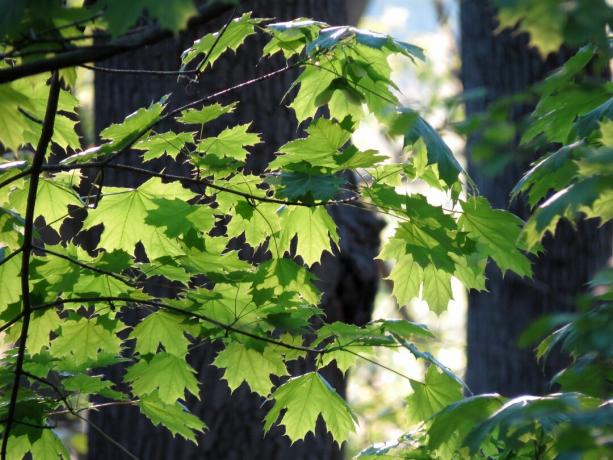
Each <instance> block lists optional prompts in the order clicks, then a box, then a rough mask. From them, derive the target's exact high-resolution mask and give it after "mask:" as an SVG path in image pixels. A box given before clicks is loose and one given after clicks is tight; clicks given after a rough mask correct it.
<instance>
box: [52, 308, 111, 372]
mask: <svg viewBox="0 0 613 460" xmlns="http://www.w3.org/2000/svg"><path fill="white" fill-rule="evenodd" d="M122 328H123V325H122V323H121V322H119V321H118V320H110V319H108V318H103V317H96V318H78V319H69V320H66V321H64V322H63V323H62V326H61V329H60V334H59V335H58V337H57V338H56V339H54V340H53V341H52V342H51V353H52V354H53V355H55V356H59V357H64V358H66V359H67V360H68V361H70V362H71V363H72V364H73V365H75V366H76V367H80V366H81V365H83V364H87V363H89V362H95V361H96V360H97V359H98V357H99V356H100V354H101V353H104V355H107V356H108V355H118V354H119V353H120V351H121V345H122V341H121V339H120V338H119V337H117V334H116V333H117V332H119V331H120V330H121V329H122ZM77 344H78V345H77Z"/></svg>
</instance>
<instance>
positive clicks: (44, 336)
mask: <svg viewBox="0 0 613 460" xmlns="http://www.w3.org/2000/svg"><path fill="white" fill-rule="evenodd" d="M61 325H62V320H61V319H60V317H59V316H58V314H57V313H56V311H55V310H53V309H49V310H45V311H43V312H34V313H33V314H32V317H31V319H30V327H29V329H28V344H27V346H28V352H29V353H30V354H36V353H38V352H40V351H41V350H42V349H43V348H45V347H48V346H49V343H50V341H51V337H50V334H51V332H53V331H55V330H56V329H58V328H59V327H60V326H61Z"/></svg>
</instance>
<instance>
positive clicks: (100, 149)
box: [60, 96, 167, 164]
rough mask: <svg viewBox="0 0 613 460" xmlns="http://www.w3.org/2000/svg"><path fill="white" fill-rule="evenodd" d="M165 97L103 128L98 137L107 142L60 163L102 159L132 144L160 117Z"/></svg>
mask: <svg viewBox="0 0 613 460" xmlns="http://www.w3.org/2000/svg"><path fill="white" fill-rule="evenodd" d="M166 98H167V96H164V97H163V98H162V99H161V101H160V102H156V103H154V104H151V105H150V106H149V107H147V108H145V107H141V108H140V109H138V110H137V111H135V112H133V113H131V114H130V115H128V116H127V117H126V118H125V119H124V120H123V122H122V123H118V124H117V123H115V124H112V125H110V126H108V127H106V128H104V129H103V130H102V131H101V132H100V137H101V138H102V139H106V140H108V141H109V142H107V143H105V144H102V145H100V146H96V147H92V148H90V149H87V150H84V151H82V152H79V153H75V154H74V155H71V156H69V157H67V158H64V159H63V160H62V161H61V162H60V163H62V164H72V163H84V162H88V161H93V160H103V159H105V158H108V157H109V156H112V155H113V154H114V153H116V152H120V151H121V150H123V149H124V148H126V147H128V146H129V145H132V144H133V143H135V142H136V141H137V140H138V139H140V138H141V137H143V136H144V135H146V134H147V133H148V132H149V131H150V129H151V127H152V126H153V125H155V123H156V122H157V121H158V120H159V119H160V117H161V115H162V111H163V110H164V108H165V107H166V104H165V101H166Z"/></svg>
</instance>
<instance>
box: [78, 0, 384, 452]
mask: <svg viewBox="0 0 613 460" xmlns="http://www.w3.org/2000/svg"><path fill="white" fill-rule="evenodd" d="M244 9H245V10H246V11H248V10H253V11H254V12H255V13H254V15H255V16H259V17H275V18H278V19H279V20H288V19H293V18H296V17H300V16H310V17H315V18H317V19H321V20H324V21H329V22H331V23H334V24H340V23H344V21H345V18H346V17H345V14H346V4H345V1H344V0H335V1H326V0H308V1H304V0H300V1H298V0H294V1H292V0H285V1H280V0H276V1H267V0H258V1H254V2H251V3H250V4H248V5H247V6H244ZM225 20H227V18H221V19H220V20H219V21H218V22H217V23H215V24H212V25H210V26H209V27H206V28H204V29H201V30H197V31H187V32H186V33H184V34H182V35H180V36H179V37H177V38H175V39H173V40H168V41H165V42H163V43H161V44H159V45H156V46H154V47H150V48H147V49H145V50H143V51H140V52H135V53H131V54H128V55H125V56H121V57H117V58H113V59H111V60H109V61H106V62H104V63H101V64H100V65H103V66H108V67H114V68H146V69H160V70H175V69H176V68H177V67H178V62H179V55H180V53H181V51H183V50H184V49H185V48H187V47H188V46H189V45H191V43H192V42H193V40H194V39H196V38H198V37H199V36H201V35H202V34H204V33H207V32H210V31H212V30H218V29H220V28H221V27H222V26H223V24H224V22H225ZM264 43H265V40H264V39H262V38H253V37H252V38H250V39H249V40H248V43H247V45H246V46H245V47H244V49H242V50H240V51H239V52H238V54H237V55H236V56H230V57H229V58H226V59H222V60H220V61H219V62H218V63H216V65H215V68H214V69H213V71H209V73H210V75H209V76H205V77H204V78H202V79H201V82H200V83H199V84H188V85H185V84H184V83H182V82H179V83H177V81H176V79H174V78H156V77H152V78H149V77H144V76H142V75H138V76H133V75H119V76H117V75H112V74H103V73H98V74H96V78H95V97H96V104H95V124H96V132H99V131H100V130H101V129H102V128H104V127H105V126H108V125H109V124H110V123H116V122H118V121H121V120H122V119H123V118H124V117H125V116H126V115H127V114H129V113H131V112H132V111H134V110H136V109H137V108H138V107H141V106H144V105H147V104H149V103H150V102H152V101H154V100H156V99H157V98H159V97H160V96H161V95H163V94H166V93H169V92H173V97H172V99H171V105H172V106H178V105H181V104H183V103H185V102H187V101H189V100H193V99H194V98H197V97H200V96H203V95H206V94H210V93H213V92H215V91H217V90H221V89H224V88H226V87H229V86H231V85H233V84H235V83H239V82H242V81H245V80H248V79H250V78H252V77H254V76H257V75H260V74H263V73H266V72H268V71H270V70H273V69H275V68H277V67H281V66H282V65H283V63H282V62H281V60H275V61H274V62H272V63H269V62H266V61H262V62H261V63H260V62H259V57H260V55H261V49H262V46H263V44H264ZM296 75H297V74H296V73H295V72H289V73H286V74H282V75H280V76H279V77H277V78H275V79H274V80H269V81H265V82H263V83H261V84H258V85H255V86H250V87H248V88H246V89H244V90H241V91H240V92H236V93H233V94H231V95H229V96H228V97H227V98H225V99H221V100H220V102H222V103H228V102H230V101H232V100H239V101H240V106H239V109H238V110H237V113H236V116H235V117H234V120H232V123H235V122H246V121H251V120H253V127H252V130H253V131H256V132H260V133H262V134H263V139H264V144H262V145H263V146H260V147H258V148H255V149H254V157H255V158H254V160H255V163H259V164H263V162H266V161H267V160H268V159H270V157H271V155H272V153H273V152H274V151H275V150H276V148H277V147H278V146H280V145H282V144H283V143H285V142H287V141H288V140H289V139H291V138H292V137H294V136H296V135H297V134H298V132H297V127H296V125H295V124H294V123H292V119H293V115H292V113H291V112H290V110H289V109H287V108H286V107H285V106H284V104H282V103H281V102H280V101H281V98H282V96H283V94H284V92H285V91H286V90H287V88H288V87H289V85H290V84H291V82H292V81H293V79H294V78H295V77H296ZM226 120H227V119H226ZM228 123H230V122H228ZM224 124H225V123H224ZM122 161H124V162H128V163H133V164H134V163H138V159H137V157H136V155H131V156H130V155H127V156H126V157H124V158H123V159H122ZM141 180H142V179H141V178H135V177H130V176H126V175H120V176H114V177H113V176H110V175H109V174H108V173H107V174H106V176H105V182H106V183H108V184H112V185H122V186H134V185H137V184H138V183H139V182H138V181H141ZM331 212H332V213H333V216H334V217H335V219H336V221H337V223H338V225H339V231H340V234H341V239H342V247H341V251H340V254H337V256H336V257H332V256H331V255H325V256H324V261H323V264H322V266H321V267H319V268H318V270H317V272H318V273H319V274H320V276H321V277H322V279H323V281H322V283H321V287H322V288H323V291H324V298H323V303H324V308H325V309H326V312H327V314H328V319H329V320H345V321H353V322H358V323H364V322H366V321H368V319H369V317H370V311H371V308H372V301H373V299H374V294H375V291H376V286H377V270H376V267H375V265H374V263H373V257H374V256H375V254H376V253H377V249H378V243H379V240H378V233H379V230H380V223H379V221H378V220H376V219H375V218H374V217H373V216H372V215H371V214H370V213H367V212H364V211H362V210H360V209H356V208H349V207H347V208H336V209H332V210H331ZM216 351H217V348H216V347H214V346H207V347H202V348H200V349H198V352H194V353H193V356H190V360H191V363H192V365H193V366H194V368H195V369H197V371H198V374H199V375H198V377H199V380H200V382H201V388H202V391H201V395H200V401H189V402H188V403H189V405H190V408H191V410H192V411H193V412H194V413H195V414H196V415H198V416H199V417H202V418H203V420H204V421H205V423H206V424H207V426H208V430H207V432H206V433H205V435H203V436H200V437H199V439H198V442H199V445H198V446H196V445H193V444H191V443H188V442H185V441H183V440H182V439H180V438H179V439H172V437H171V436H170V435H169V434H168V433H167V432H166V431H165V430H163V429H156V428H154V427H153V426H151V424H150V423H149V422H148V421H147V420H146V419H144V418H143V417H142V416H140V415H139V413H138V411H137V410H135V409H134V408H129V407H113V408H108V409H105V410H102V411H100V412H95V413H92V414H90V418H91V420H92V421H93V422H94V423H96V424H97V425H98V426H99V427H100V428H101V429H102V430H103V431H104V432H106V433H107V434H108V435H109V436H111V437H112V438H113V439H115V440H117V441H118V442H119V443H120V444H122V445H123V446H125V447H127V448H128V449H129V450H130V451H131V452H132V453H134V454H135V455H137V456H138V457H139V458H142V459H146V460H155V459H246V458H254V459H255V458H257V459H267V460H268V459H271V460H273V459H293V460H300V459H340V458H342V452H341V450H340V449H339V448H338V447H337V446H336V445H334V444H333V442H332V440H331V438H330V436H329V435H328V434H326V433H325V432H324V430H323V429H322V427H321V426H320V427H319V429H318V432H317V435H316V436H311V435H309V436H308V437H307V439H306V440H305V441H304V442H297V443H295V444H294V445H293V446H292V445H290V442H289V440H288V439H287V438H286V437H284V436H282V432H283V430H281V429H273V430H272V431H271V432H270V433H269V434H268V435H266V436H264V434H263V431H262V420H263V417H264V414H265V413H266V410H267V409H268V408H269V406H268V404H267V405H264V406H262V404H263V402H264V401H263V399H262V398H260V397H257V396H256V395H254V394H252V393H250V392H249V391H247V389H246V387H245V386H244V385H243V386H242V387H241V388H239V389H238V390H237V391H236V392H235V393H234V394H233V395H230V391H229V389H228V387H227V385H226V383H225V382H224V381H223V380H221V372H220V371H219V370H218V369H216V368H214V367H213V366H211V365H210V363H211V361H212V359H213V358H214V356H215V353H216ZM115 372H116V374H115V376H114V377H115V379H116V380H117V377H118V376H119V375H120V373H121V371H120V370H116V371H115ZM329 377H330V379H331V380H332V381H333V384H334V385H335V386H336V387H337V389H338V390H339V391H340V392H341V393H343V392H344V382H343V379H342V377H341V376H340V375H339V373H338V372H337V371H336V372H335V371H331V372H330V374H329ZM88 456H89V458H91V459H106V458H115V459H123V458H127V457H126V456H125V454H123V453H122V452H121V451H120V450H119V449H117V448H116V447H115V446H113V445H112V444H111V443H109V442H108V440H106V439H104V438H103V437H102V436H100V435H99V434H98V433H97V432H96V431H94V430H90V433H89V454H88Z"/></svg>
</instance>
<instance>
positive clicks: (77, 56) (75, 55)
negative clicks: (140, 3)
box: [0, 2, 231, 83]
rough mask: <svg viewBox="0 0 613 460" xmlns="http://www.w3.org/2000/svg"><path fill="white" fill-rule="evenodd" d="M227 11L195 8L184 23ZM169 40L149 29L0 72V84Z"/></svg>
mask: <svg viewBox="0 0 613 460" xmlns="http://www.w3.org/2000/svg"><path fill="white" fill-rule="evenodd" d="M230 8H231V5H227V4H225V3H222V2H215V3H207V4H206V5H203V6H201V7H200V8H199V14H198V16H195V17H193V18H191V19H190V20H189V21H188V25H187V27H188V28H191V27H194V26H196V25H198V24H202V23H205V22H209V21H211V20H213V19H215V18H217V17H219V16H220V15H222V14H223V13H225V12H226V11H228V10H229V9H230ZM172 36H173V32H172V31H170V30H164V29H162V28H161V27H160V26H158V25H151V26H149V27H147V28H145V29H144V30H143V31H142V32H141V33H138V34H133V35H127V36H122V37H119V38H118V39H116V40H113V41H111V42H110V43H106V44H104V45H98V46H86V47H79V48H77V49H74V50H70V51H66V52H64V53H59V54H57V55H56V56H54V57H52V58H49V59H41V60H37V61H33V62H26V63H24V64H20V65H18V66H15V67H8V68H4V69H0V83H8V82H10V81H14V80H17V79H19V78H23V77H27V76H30V75H35V74H39V73H43V72H47V71H50V70H52V71H53V70H59V69H63V68H65V67H73V66H76V65H81V64H85V63H87V62H95V61H99V60H102V59H107V58H110V57H112V56H116V55H118V54H123V53H126V52H128V51H132V50H136V49H139V48H142V47H144V46H147V45H153V44H155V43H158V42H160V41H162V40H164V39H166V38H170V37H172Z"/></svg>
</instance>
